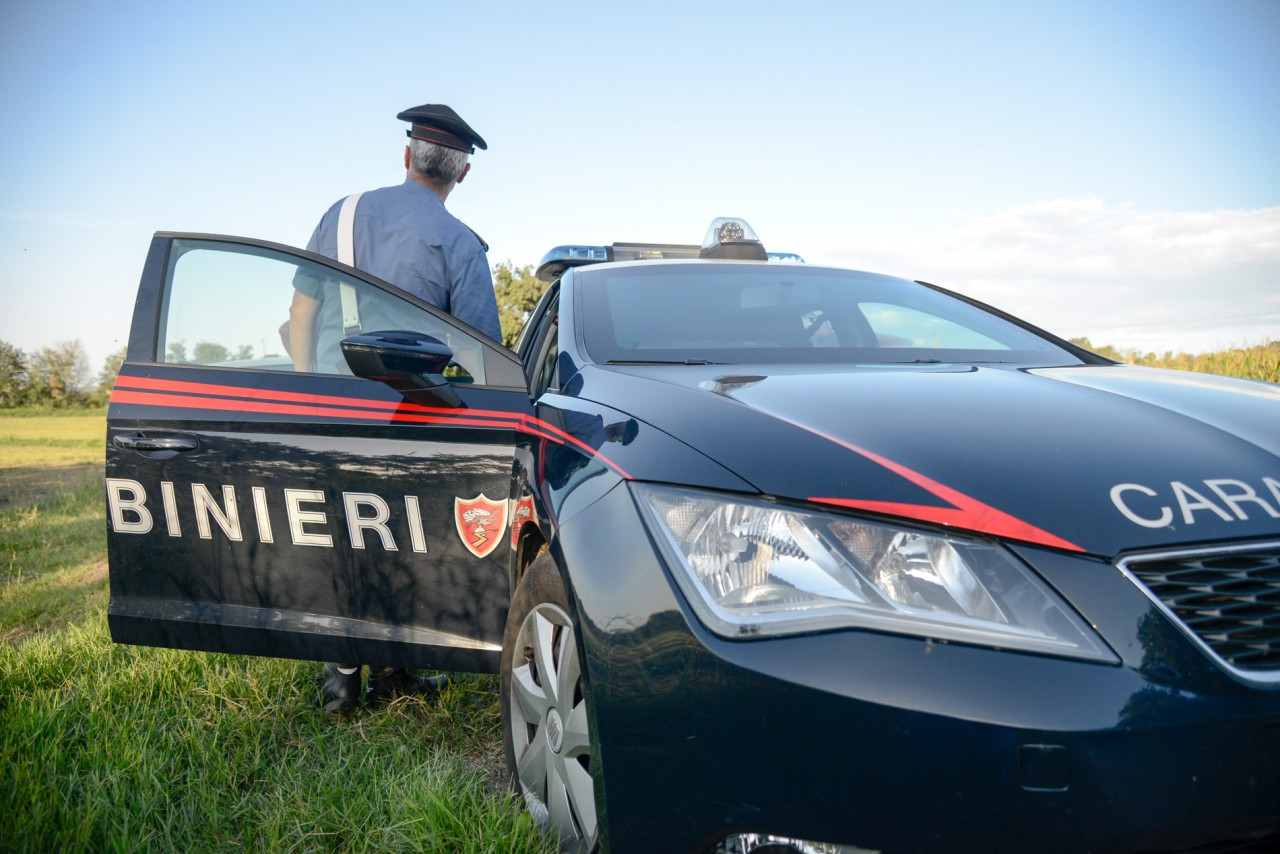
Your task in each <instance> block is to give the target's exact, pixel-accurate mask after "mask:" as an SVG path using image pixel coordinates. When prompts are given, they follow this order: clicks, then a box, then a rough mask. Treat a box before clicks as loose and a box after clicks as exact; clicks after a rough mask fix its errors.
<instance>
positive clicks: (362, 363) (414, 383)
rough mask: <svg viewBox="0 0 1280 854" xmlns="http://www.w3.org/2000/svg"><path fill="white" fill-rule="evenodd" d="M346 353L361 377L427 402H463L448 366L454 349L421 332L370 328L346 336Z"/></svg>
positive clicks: (352, 368) (343, 346)
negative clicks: (448, 377)
mask: <svg viewBox="0 0 1280 854" xmlns="http://www.w3.org/2000/svg"><path fill="white" fill-rule="evenodd" d="M341 346H342V355H343V357H344V358H345V359H346V360H347V366H348V367H349V368H351V372H352V373H353V374H355V375H356V376H358V377H364V378H365V379H369V380H377V381H378V382H382V383H386V384H387V385H389V386H391V387H392V388H393V389H395V390H396V391H398V392H400V393H401V394H402V395H404V397H405V399H406V400H410V401H412V402H413V403H420V404H423V405H425V406H448V407H459V406H462V400H461V398H459V397H458V393H457V392H456V391H454V389H453V386H451V385H449V381H448V380H446V379H445V378H444V369H445V368H446V367H447V366H448V364H449V361H450V360H451V359H452V358H453V350H451V349H449V345H447V344H445V343H444V342H443V341H441V340H439V339H438V338H432V337H431V336H430V335H424V334H423V333H421V332H403V331H391V332H366V333H364V334H361V335H352V336H351V337H350V338H344V339H343V340H342V344H341Z"/></svg>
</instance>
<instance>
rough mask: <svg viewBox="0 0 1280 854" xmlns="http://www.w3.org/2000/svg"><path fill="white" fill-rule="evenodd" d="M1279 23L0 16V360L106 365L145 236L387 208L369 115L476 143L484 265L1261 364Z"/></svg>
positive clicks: (481, 12) (912, 10)
mask: <svg viewBox="0 0 1280 854" xmlns="http://www.w3.org/2000/svg"><path fill="white" fill-rule="evenodd" d="M1277 92H1280V3H1277V2H1274V0H1204V1H1203V2H1201V0H1160V2H1143V1H1142V0H1125V2H1120V1H1119V0H1116V2H1087V0H1086V2H1075V3H1062V2H1034V0H1031V1H1030V2H983V0H969V2H965V3H958V2H950V3H942V2H910V0H905V1H904V2H894V3H864V2H840V3H837V2H805V0H793V2H789V3H776V2H775V3H756V2H750V0H742V2H735V3H729V4H726V3H707V4H696V3H688V2H685V3H665V2H649V3H644V4H620V5H616V6H615V5H612V4H604V3H555V2H544V3H536V4H534V3H501V2H483V0H481V2H474V0H473V2H466V3H455V4H438V3H419V4H415V5H411V4H405V3H395V4H390V3H379V2H368V3H364V4H360V5H358V6H357V4H339V3H327V2H311V3H263V4H261V5H259V4H257V3H253V4H250V3H242V2H237V1H236V0H231V2H225V3H222V4H217V5H214V4H195V3H190V2H177V0H169V2H164V3H151V2H97V1H96V0H80V2H65V0H40V2H33V0H4V3H3V4H0V106H2V107H3V112H2V113H0V115H3V116H4V126H5V129H6V133H4V134H3V135H0V164H3V166H0V169H3V170H4V175H3V181H0V258H2V259H3V261H4V270H5V275H4V278H3V280H0V299H3V311H0V339H2V340H5V341H8V342H9V343H11V344H15V345H16V346H18V347H21V348H23V349H25V350H31V349H35V348H38V347H40V346H44V345H47V344H52V343H54V342H55V341H61V340H70V339H76V338H78V339H80V340H81V341H83V342H84V344H85V346H86V348H87V349H88V351H89V353H90V356H91V358H92V362H93V367H94V368H95V369H96V368H97V367H98V365H99V364H100V363H101V360H102V358H103V357H104V356H105V355H106V354H107V353H108V352H110V351H112V350H114V349H115V348H116V347H118V346H119V345H121V344H123V342H124V341H125V340H126V338H127V334H128V325H129V320H130V310H131V304H132V298H133V294H134V291H135V289H136V287H137V281H138V276H139V274H140V272H141V269H142V262H143V259H144V257H145V253H146V248H147V244H148V242H149V239H150V235H151V233H152V232H154V231H157V230H180V231H202V232H212V233H223V234H237V235H247V236H253V237H262V238H266V239H270V240H275V241H279V242H281V243H286V244H291V245H302V244H305V242H306V240H307V238H308V236H309V235H310V233H311V230H312V228H313V227H314V225H315V222H316V221H317V219H318V218H319V216H320V214H321V213H322V212H323V211H324V210H325V209H326V208H327V207H328V206H329V204H331V203H332V202H333V201H334V200H335V199H337V198H340V197H341V196H344V195H346V194H348V193H350V192H354V191H358V190H364V189H370V188H373V187H377V186H385V185H387V184H392V183H398V182H399V181H401V180H402V179H403V168H402V165H401V151H402V148H403V144H404V134H403V129H404V125H403V124H402V123H400V122H397V121H396V120H395V114H396V113H397V112H399V111H400V110H402V109H404V108H406V107H409V106H412V105H416V104H420V103H424V102H435V103H448V104H450V105H452V106H453V107H454V108H455V109H457V110H458V112H460V113H461V114H462V115H463V116H464V117H465V118H466V119H467V121H468V122H470V123H471V124H472V126H474V127H475V128H476V129H477V130H478V131H479V132H480V133H481V134H482V135H483V136H484V137H485V138H486V139H487V140H488V142H489V145H490V148H489V150H488V151H482V152H478V153H477V154H476V156H475V157H474V158H473V164H474V166H473V170H472V173H471V175H470V176H469V177H468V178H467V181H466V182H465V183H464V184H463V185H462V186H461V187H460V188H459V189H458V190H457V191H456V192H455V193H454V195H453V196H451V197H450V199H449V207H450V208H451V209H452V210H453V211H454V212H455V214H457V215H458V216H459V217H461V218H462V219H463V220H464V221H465V222H467V223H468V224H469V225H471V226H472V227H473V228H474V229H475V230H476V231H478V232H479V233H481V234H482V235H484V237H485V238H486V240H487V241H488V242H489V244H490V246H491V250H490V260H491V261H492V262H494V263H497V262H501V261H506V260H511V261H513V262H515V263H516V264H521V265H522V264H531V263H536V262H537V260H538V259H539V258H540V257H541V255H542V253H543V252H544V251H546V249H548V248H550V247H551V246H553V245H555V244H560V243H609V242H612V241H614V240H642V241H646V240H647V241H656V242H698V241H699V240H700V239H701V237H702V235H703V233H704V231H705V229H706V226H707V224H708V223H709V222H710V220H711V219H712V218H714V217H716V216H724V215H735V216H743V217H745V218H746V219H747V220H748V221H750V222H751V224H752V225H753V226H754V227H755V229H756V231H757V232H758V233H759V234H760V235H761V238H762V239H763V240H764V242H765V244H766V246H769V247H770V248H775V249H780V250H788V251H794V252H798V253H800V254H801V255H803V256H805V257H806V258H807V259H808V260H809V261H810V262H819V263H834V264H840V265H845V266H853V267H858V268H862V269H871V270H876V271H880V272H887V273H893V274H898V275H904V276H907V277H911V278H924V279H928V280H930V281H934V282H936V283H938V284H941V285H944V286H946V287H949V288H952V289H954V290H959V291H961V292H964V293H967V294H970V295H972V296H974V297H976V298H978V299H982V300H985V301H989V302H991V303H993V304H995V305H997V306H999V307H1001V308H1004V309H1006V310H1008V311H1012V312H1013V313H1015V314H1019V315H1021V316H1024V317H1025V318H1026V319H1028V320H1031V321H1032V322H1034V323H1037V324H1039V325H1041V326H1044V327H1046V328H1048V329H1050V330H1051V331H1053V332H1056V333H1058V334H1062V335H1066V336H1077V335H1088V336H1089V337H1090V338H1091V339H1092V340H1093V342H1094V343H1095V344H1103V343H1109V344H1113V345H1116V346H1121V347H1133V348H1138V349H1144V350H1145V349H1157V350H1164V349H1175V350H1176V349H1187V350H1204V349H1213V348H1216V347H1219V346H1227V345H1236V344H1254V343H1261V342H1262V341H1263V340H1267V339H1269V338H1270V339H1275V338H1280V110H1277V109H1276V97H1277V96H1276V93H1277Z"/></svg>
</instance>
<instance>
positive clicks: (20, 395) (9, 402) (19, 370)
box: [0, 341, 27, 409]
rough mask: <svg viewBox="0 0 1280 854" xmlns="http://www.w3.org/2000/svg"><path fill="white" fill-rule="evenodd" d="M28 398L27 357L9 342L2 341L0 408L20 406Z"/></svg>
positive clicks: (0, 349) (0, 342) (0, 347)
mask: <svg viewBox="0 0 1280 854" xmlns="http://www.w3.org/2000/svg"><path fill="white" fill-rule="evenodd" d="M26 398H27V357H26V355H25V354H24V353H23V352H22V351H21V350H19V349H18V348H17V347H15V346H13V345H12V344H10V343H9V342H7V341H0V407H4V408H6V409H7V408H10V407H14V406H20V405H21V404H22V403H23V402H24V401H25V400H26Z"/></svg>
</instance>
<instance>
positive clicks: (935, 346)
mask: <svg viewBox="0 0 1280 854" xmlns="http://www.w3.org/2000/svg"><path fill="white" fill-rule="evenodd" d="M578 276H579V279H578V281H579V284H578V288H577V289H578V293H579V295H580V296H579V299H580V310H581V311H582V312H583V318H582V328H583V334H584V336H585V339H586V345H587V352H588V354H589V355H590V357H591V358H592V359H593V360H594V361H596V362H683V361H694V362H704V361H705V362H720V363H742V362H790V363H805V362H851V363H860V364H867V363H872V364H875V363H881V364H884V363H904V362H905V363H910V362H920V361H926V362H927V361H939V362H1016V363H1028V364H1058V365H1061V364H1079V363H1080V360H1079V359H1078V358H1076V357H1075V356H1074V355H1073V354H1071V353H1068V352H1067V351H1065V350H1063V349H1062V348H1060V347H1058V346H1057V345H1055V344H1054V343H1053V342H1052V341H1049V340H1046V339H1045V338H1042V337H1040V336H1038V335H1036V334H1035V333H1033V332H1031V331H1028V330H1027V329H1024V328H1022V327H1020V326H1017V325H1015V324H1013V323H1010V322H1009V321H1007V320H1004V319H1002V318H1000V317H998V316H996V315H993V314H990V313H988V312H986V311H983V310H981V309H979V308H977V307H975V306H972V305H970V304H968V303H966V302H963V301H961V300H958V299H956V298H954V297H951V296H948V295H946V294H943V293H939V292H938V291H936V290H933V289H932V288H929V287H926V286H924V285H920V284H918V283H915V282H909V281H906V280H903V279H894V278H890V277H888V276H878V275H874V274H869V273H853V272H844V271H839V270H830V269H822V268H813V267H800V266H795V265H789V264H768V265H752V266H745V265H743V266H731V265H722V264H679V265H667V264H663V265H657V264H654V265H648V266H647V265H637V266H635V267H627V268H615V269H613V270H582V271H579V272H578Z"/></svg>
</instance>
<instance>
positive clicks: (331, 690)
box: [320, 664, 361, 712]
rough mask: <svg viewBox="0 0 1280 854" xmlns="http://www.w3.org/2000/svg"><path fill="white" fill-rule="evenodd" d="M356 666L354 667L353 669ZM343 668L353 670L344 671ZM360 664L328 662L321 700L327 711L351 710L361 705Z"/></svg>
mask: <svg viewBox="0 0 1280 854" xmlns="http://www.w3.org/2000/svg"><path fill="white" fill-rule="evenodd" d="M353 668H354V669H353ZM343 670H352V671H353V672H351V673H343V672H342V671H343ZM360 670H361V666H360V665H359V664H326V665H325V666H324V687H323V688H322V691H321V700H320V702H321V703H322V704H323V705H324V710H325V711H326V712H350V711H352V710H354V709H355V708H356V707H357V706H359V705H360Z"/></svg>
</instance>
